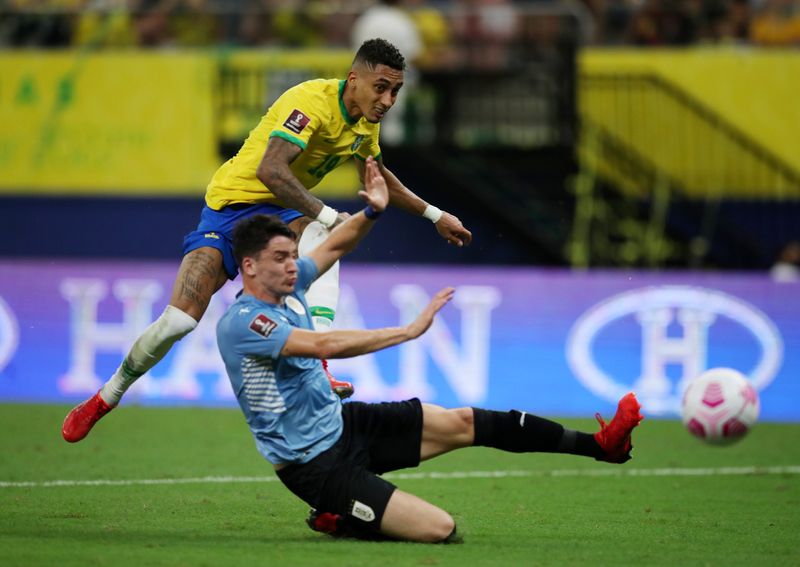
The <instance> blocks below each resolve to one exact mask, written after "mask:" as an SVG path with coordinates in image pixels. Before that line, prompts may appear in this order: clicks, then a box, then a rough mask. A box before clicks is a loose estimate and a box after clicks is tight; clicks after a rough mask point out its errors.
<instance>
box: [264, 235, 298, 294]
mask: <svg viewBox="0 0 800 567" xmlns="http://www.w3.org/2000/svg"><path fill="white" fill-rule="evenodd" d="M253 269H254V271H255V274H254V275H255V283H256V285H257V287H258V289H259V291H261V292H262V293H263V294H265V295H266V296H267V297H269V298H271V300H272V301H273V302H277V301H279V300H280V299H281V298H282V297H284V296H285V295H288V294H290V293H292V292H293V291H294V286H295V284H296V283H297V244H296V243H295V241H294V240H292V239H291V238H287V237H285V236H275V237H273V238H272V240H270V241H269V246H267V247H266V248H265V249H264V250H262V251H261V253H260V254H259V255H258V258H255V259H254V262H253ZM276 300H277V301H276Z"/></svg>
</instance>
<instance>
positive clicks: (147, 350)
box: [61, 247, 227, 443]
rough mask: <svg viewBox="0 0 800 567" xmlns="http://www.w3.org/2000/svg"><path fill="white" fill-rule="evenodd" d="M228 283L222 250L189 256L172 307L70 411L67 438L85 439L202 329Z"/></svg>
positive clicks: (64, 432) (65, 428) (200, 251)
mask: <svg viewBox="0 0 800 567" xmlns="http://www.w3.org/2000/svg"><path fill="white" fill-rule="evenodd" d="M226 280H227V275H226V272H225V270H224V269H223V255H222V253H221V252H220V251H219V250H217V249H215V248H211V247H202V248H198V249H195V250H192V251H190V252H188V253H187V254H186V255H185V256H184V258H183V261H182V262H181V266H180V269H179V270H178V276H177V278H176V280H175V284H174V287H173V291H172V297H171V299H170V302H169V305H167V307H166V308H165V309H164V311H163V312H162V313H161V315H160V316H159V317H158V319H156V320H155V321H154V322H153V323H152V324H150V326H149V327H147V328H146V329H145V330H144V332H143V333H142V334H141V335H140V336H139V338H138V339H137V340H136V342H134V344H133V346H132V347H131V349H130V350H129V351H128V354H127V356H126V357H125V358H124V359H123V361H122V364H120V366H119V368H117V370H116V372H114V375H113V376H112V377H111V378H110V379H109V380H108V381H107V382H106V383H105V384H104V385H103V387H102V388H101V389H100V390H99V391H98V392H97V393H96V394H95V395H94V396H92V397H91V398H89V399H88V400H87V401H85V402H83V403H81V404H79V405H78V406H76V407H75V408H73V409H72V411H70V413H69V414H68V415H67V417H66V419H65V420H64V425H63V427H62V430H61V433H62V435H63V437H64V439H65V440H66V441H69V442H71V443H74V442H77V441H80V440H81V439H83V438H84V437H86V435H88V434H89V431H91V429H92V427H93V426H94V424H95V423H97V421H99V420H100V418H102V417H103V416H104V415H105V414H107V413H108V412H109V411H111V410H112V409H113V408H114V407H116V405H117V404H118V403H119V401H120V400H121V398H122V396H123V395H124V394H125V392H126V391H127V389H128V388H129V387H130V386H131V385H132V384H133V383H134V382H135V381H136V380H137V379H138V378H139V377H141V376H142V375H143V374H145V373H146V372H147V371H148V370H150V369H151V368H152V367H153V366H155V365H156V364H157V363H158V362H159V361H160V360H161V359H162V358H164V356H165V355H166V354H167V352H169V350H170V349H171V348H172V345H173V344H175V342H176V341H178V340H180V339H181V338H183V337H184V336H186V335H187V334H189V333H190V332H191V331H192V330H193V329H194V328H195V327H196V326H197V323H198V321H199V320H200V318H202V316H203V314H204V313H205V311H206V309H207V308H208V304H209V302H210V301H211V297H212V296H213V295H214V293H216V292H217V290H219V288H221V287H222V286H223V285H224V283H225V281H226Z"/></svg>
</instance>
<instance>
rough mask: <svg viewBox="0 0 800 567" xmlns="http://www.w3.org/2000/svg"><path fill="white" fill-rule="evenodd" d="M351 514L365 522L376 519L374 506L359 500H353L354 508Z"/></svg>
mask: <svg viewBox="0 0 800 567" xmlns="http://www.w3.org/2000/svg"><path fill="white" fill-rule="evenodd" d="M350 515H352V516H355V517H356V518H358V519H359V520H363V521H365V522H371V521H372V520H374V519H375V512H373V511H372V508H370V507H369V506H367V505H366V504H364V503H363V502H359V501H358V500H353V509H352V510H351V511H350Z"/></svg>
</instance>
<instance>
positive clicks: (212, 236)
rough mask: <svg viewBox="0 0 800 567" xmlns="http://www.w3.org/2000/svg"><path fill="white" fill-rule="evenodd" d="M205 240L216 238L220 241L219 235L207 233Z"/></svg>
mask: <svg viewBox="0 0 800 567" xmlns="http://www.w3.org/2000/svg"><path fill="white" fill-rule="evenodd" d="M203 238H214V239H215V240H219V234H217V233H216V232H206V233H205V234H204V235H203Z"/></svg>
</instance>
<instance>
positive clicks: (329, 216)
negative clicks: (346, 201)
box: [317, 205, 339, 228]
mask: <svg viewBox="0 0 800 567" xmlns="http://www.w3.org/2000/svg"><path fill="white" fill-rule="evenodd" d="M338 218H339V211H337V210H336V209H333V208H331V207H329V206H328V205H325V206H324V207H322V210H321V211H320V212H319V214H318V215H317V220H318V221H319V222H321V223H322V224H323V225H324V226H325V228H330V227H332V226H333V225H334V224H335V223H336V219H338Z"/></svg>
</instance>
